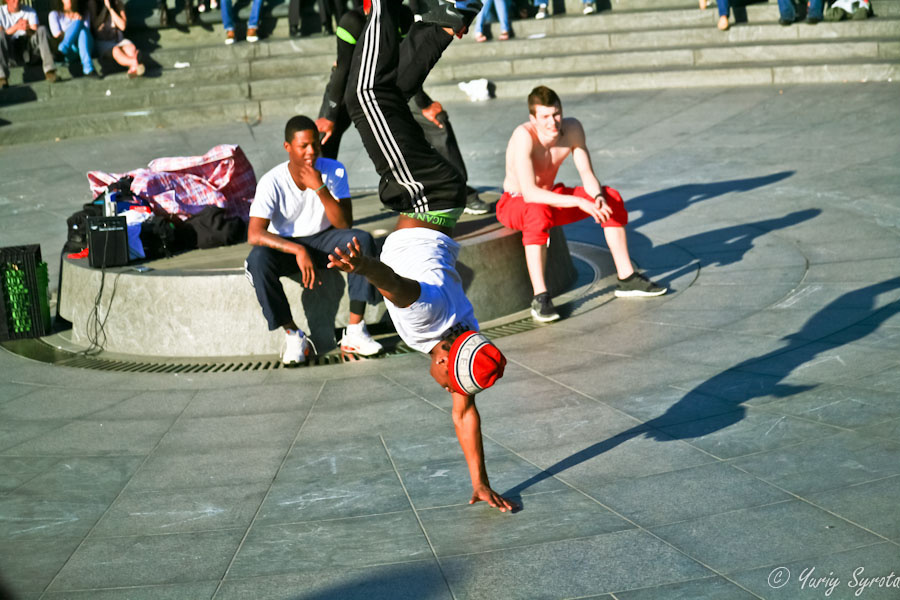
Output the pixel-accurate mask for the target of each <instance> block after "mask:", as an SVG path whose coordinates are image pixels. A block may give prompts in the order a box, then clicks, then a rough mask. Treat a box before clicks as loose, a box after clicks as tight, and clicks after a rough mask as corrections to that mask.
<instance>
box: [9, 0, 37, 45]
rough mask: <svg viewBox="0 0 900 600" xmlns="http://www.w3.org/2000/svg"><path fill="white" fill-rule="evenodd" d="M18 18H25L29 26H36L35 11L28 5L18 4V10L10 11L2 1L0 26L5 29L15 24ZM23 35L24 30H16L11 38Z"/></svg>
mask: <svg viewBox="0 0 900 600" xmlns="http://www.w3.org/2000/svg"><path fill="white" fill-rule="evenodd" d="M19 19H25V20H26V21H28V24H29V25H30V26H31V27H37V24H38V16H37V12H36V11H35V10H34V9H33V8H31V7H28V6H22V5H21V4H20V5H19V10H18V11H16V12H14V13H10V12H9V8H8V7H7V6H6V3H5V2H4V3H3V5H2V6H0V27H3V30H4V31H6V30H7V29H9V28H10V27H12V26H13V25H15V24H16V22H17V21H18V20H19ZM23 35H25V32H24V31H17V32H15V33H14V34H13V36H12V37H13V39H16V38H20V37H22V36H23Z"/></svg>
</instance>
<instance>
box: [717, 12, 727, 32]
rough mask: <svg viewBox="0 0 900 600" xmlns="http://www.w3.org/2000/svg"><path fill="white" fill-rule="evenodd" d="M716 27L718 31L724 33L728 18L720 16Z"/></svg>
mask: <svg viewBox="0 0 900 600" xmlns="http://www.w3.org/2000/svg"><path fill="white" fill-rule="evenodd" d="M716 27H718V28H719V31H725V30H726V29H728V27H729V24H728V17H727V16H725V15H722V16H721V17H719V23H718V25H716Z"/></svg>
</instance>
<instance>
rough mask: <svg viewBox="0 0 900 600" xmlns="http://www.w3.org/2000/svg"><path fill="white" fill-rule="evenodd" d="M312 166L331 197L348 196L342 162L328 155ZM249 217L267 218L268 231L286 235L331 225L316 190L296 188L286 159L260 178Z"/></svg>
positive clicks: (308, 232) (305, 233)
mask: <svg viewBox="0 0 900 600" xmlns="http://www.w3.org/2000/svg"><path fill="white" fill-rule="evenodd" d="M316 169H318V170H319V172H320V173H322V183H324V184H325V185H326V186H327V187H328V190H329V191H330V192H331V195H332V196H334V197H335V198H336V199H339V200H343V199H345V198H349V197H350V185H349V184H348V183H347V171H346V169H344V165H342V164H341V163H339V162H338V161H336V160H331V159H330V158H319V159H318V160H316ZM250 216H251V217H260V218H262V219H268V220H269V231H270V232H272V233H274V234H275V235H280V236H281V237H286V238H293V237H307V236H310V235H315V234H317V233H319V232H321V231H325V230H326V229H328V228H329V227H331V221H329V220H328V217H327V216H325V205H323V204H322V201H321V200H319V194H318V193H317V192H316V190H312V189H309V188H307V189H305V190H301V189H300V188H299V187H297V184H296V182H294V178H293V177H291V173H290V171H288V163H287V161H285V162H283V163H281V164H280V165H278V166H277V167H275V168H273V169H272V170H271V171H269V172H268V173H266V174H265V175H263V176H262V177H261V178H260V180H259V182H258V183H257V184H256V196H255V197H254V198H253V203H252V204H251V205H250Z"/></svg>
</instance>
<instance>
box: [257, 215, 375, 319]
mask: <svg viewBox="0 0 900 600" xmlns="http://www.w3.org/2000/svg"><path fill="white" fill-rule="evenodd" d="M354 236H355V237H356V238H357V239H358V240H359V245H360V247H361V248H362V252H363V254H365V255H366V256H375V240H373V239H372V235H371V234H370V233H369V232H367V231H362V230H361V229H336V228H334V227H330V228H328V229H326V230H325V231H322V232H320V233H317V234H315V235H311V236H308V237H299V238H290V239H291V241H294V242H297V243H298V244H302V245H303V246H304V247H305V248H306V250H307V251H308V252H309V256H310V258H312V261H313V264H315V265H316V267H317V268H320V269H324V268H326V265H327V264H328V254H329V253H330V252H333V251H334V248H335V246H337V247H339V248H346V247H347V243H348V242H350V241H351V240H352V239H353V238H354ZM244 269H245V270H246V272H247V275H248V277H249V278H250V283H251V284H252V285H253V287H254V289H255V290H256V299H257V300H259V304H260V306H262V310H263V315H264V316H265V317H266V322H268V324H269V330H270V331H271V330H274V329H278V328H279V327H284V326H285V325H287V324H288V323H290V322H291V321H293V320H294V318H293V316H291V307H290V305H289V304H288V300H287V296H286V295H285V293H284V287H283V286H282V285H281V281H280V280H279V278H280V277H287V276H290V275H294V274H296V273H298V272H299V271H300V267H298V266H297V259H296V257H295V256H294V255H293V254H286V253H284V252H280V251H278V250H274V249H272V248H267V247H265V246H254V247H253V250H251V251H250V255H249V256H247V260H246V261H245V262H244ZM347 288H348V291H349V293H350V300H351V301H352V300H358V301H361V302H365V303H367V304H377V303H378V301H379V299H380V297H379V295H378V291H377V290H376V289H375V287H374V286H373V285H372V284H370V283H369V281H368V280H367V279H366V278H365V277H363V276H361V275H356V274H354V273H350V274H349V275H348V276H347Z"/></svg>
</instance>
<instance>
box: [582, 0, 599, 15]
mask: <svg viewBox="0 0 900 600" xmlns="http://www.w3.org/2000/svg"><path fill="white" fill-rule="evenodd" d="M581 12H582V14H585V15H592V14H594V13H595V12H597V5H596V4H594V3H593V2H585V4H584V10H582V11H581Z"/></svg>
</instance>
